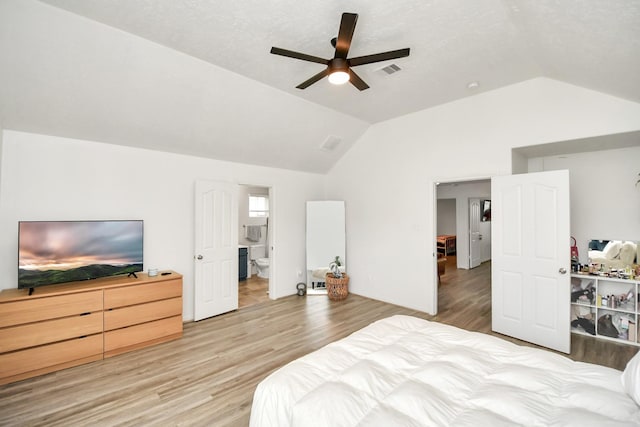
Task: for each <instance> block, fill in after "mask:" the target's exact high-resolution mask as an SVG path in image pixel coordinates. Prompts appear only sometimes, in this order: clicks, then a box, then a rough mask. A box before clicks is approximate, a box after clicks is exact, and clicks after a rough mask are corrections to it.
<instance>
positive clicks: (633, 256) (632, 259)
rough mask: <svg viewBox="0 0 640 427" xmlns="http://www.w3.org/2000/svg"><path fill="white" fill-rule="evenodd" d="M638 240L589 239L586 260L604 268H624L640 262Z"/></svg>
mask: <svg viewBox="0 0 640 427" xmlns="http://www.w3.org/2000/svg"><path fill="white" fill-rule="evenodd" d="M639 243H640V242H638V241H636V240H615V239H611V240H608V239H607V240H599V239H592V240H589V247H588V249H587V258H588V260H589V261H588V262H591V263H594V264H602V265H603V267H604V268H615V269H619V268H625V267H630V266H632V265H634V264H638V263H640V244H639Z"/></svg>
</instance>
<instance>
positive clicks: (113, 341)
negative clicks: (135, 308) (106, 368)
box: [104, 316, 182, 357]
mask: <svg viewBox="0 0 640 427" xmlns="http://www.w3.org/2000/svg"><path fill="white" fill-rule="evenodd" d="M180 336H182V316H174V317H170V318H168V319H162V320H156V321H155V322H149V323H143V324H141V325H136V326H130V327H128V328H122V329H116V330H113V331H109V332H105V333H104V352H105V357H109V356H114V355H116V354H119V353H124V352H125V351H129V350H134V349H136V348H142V347H146V346H147V345H149V342H150V341H153V342H156V343H157V342H162V341H168V340H170V339H174V338H178V337H180Z"/></svg>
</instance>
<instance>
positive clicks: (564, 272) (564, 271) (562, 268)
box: [558, 267, 567, 274]
mask: <svg viewBox="0 0 640 427" xmlns="http://www.w3.org/2000/svg"><path fill="white" fill-rule="evenodd" d="M558 272H559V273H560V274H567V269H566V268H564V267H560V270H558Z"/></svg>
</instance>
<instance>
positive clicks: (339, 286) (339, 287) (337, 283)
mask: <svg viewBox="0 0 640 427" xmlns="http://www.w3.org/2000/svg"><path fill="white" fill-rule="evenodd" d="M325 283H326V284H327V295H328V296H329V299H330V300H332V301H340V300H343V299H345V298H346V297H347V295H349V276H347V275H346V274H344V273H342V277H341V278H339V279H338V278H336V277H333V273H327V275H326V276H325Z"/></svg>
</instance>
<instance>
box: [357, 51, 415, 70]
mask: <svg viewBox="0 0 640 427" xmlns="http://www.w3.org/2000/svg"><path fill="white" fill-rule="evenodd" d="M405 56H409V48H405V49H398V50H391V51H389V52H382V53H374V54H373V55H365V56H358V57H356V58H351V59H349V65H350V66H352V67H355V66H357V65H364V64H371V63H374V62H381V61H388V60H390V59H396V58H404V57H405Z"/></svg>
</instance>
